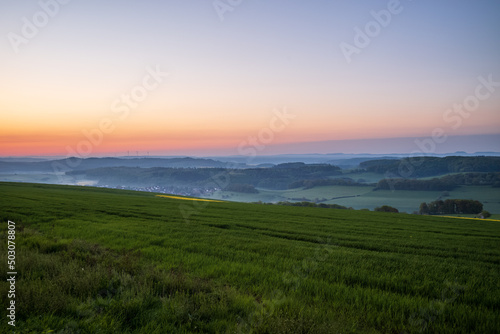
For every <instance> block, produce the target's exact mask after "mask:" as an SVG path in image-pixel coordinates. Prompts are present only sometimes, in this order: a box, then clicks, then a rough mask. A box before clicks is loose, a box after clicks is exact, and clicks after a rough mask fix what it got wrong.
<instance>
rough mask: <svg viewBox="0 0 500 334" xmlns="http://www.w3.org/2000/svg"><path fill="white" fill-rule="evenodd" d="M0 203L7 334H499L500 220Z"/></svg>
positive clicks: (247, 207)
mask: <svg viewBox="0 0 500 334" xmlns="http://www.w3.org/2000/svg"><path fill="white" fill-rule="evenodd" d="M0 205H1V208H2V211H1V215H0V218H1V222H2V224H1V236H2V241H1V243H0V245H1V246H0V249H1V251H0V252H1V254H4V255H3V256H4V259H5V258H6V255H5V254H7V250H8V247H7V237H8V236H9V235H12V233H10V234H9V232H8V231H9V229H8V228H7V222H8V221H12V222H15V249H16V253H15V254H16V264H15V270H16V271H17V277H16V284H15V289H16V296H15V303H16V304H15V305H16V318H15V321H16V327H15V330H16V331H17V332H22V333H42V332H48V331H50V330H52V331H55V332H65V333H95V332H100V333H118V332H119V333H421V332H424V333H495V332H496V331H497V330H498V328H500V318H499V316H498V314H499V313H500V294H499V293H500V292H499V291H500V289H499V285H498V284H499V283H498V282H499V281H500V222H498V221H486V220H482V221H479V220H465V219H453V218H443V217H429V216H416V215H408V214H389V213H379V212H365V211H355V210H335V209H322V208H306V207H284V206H278V205H269V204H246V203H234V202H201V201H196V200H189V201H187V200H185V199H183V198H165V197H159V196H157V194H154V193H145V192H135V191H124V190H114V189H102V188H92V187H75V186H56V185H42V184H18V183H0ZM6 262H7V261H2V263H3V264H2V266H3V267H2V270H1V272H0V278H1V280H0V281H1V283H0V295H1V296H2V304H3V305H4V310H5V309H6V307H7V303H8V300H7V298H6V297H5V296H7V295H8V291H9V288H10V286H9V282H7V278H8V277H7V274H6V273H7V272H8V271H9V270H8V269H7V263H6ZM5 313H6V311H4V314H5ZM4 316H5V315H4ZM1 326H2V332H9V331H11V329H12V328H13V327H11V326H9V325H7V323H6V322H5V321H4V322H3V323H2V325H1Z"/></svg>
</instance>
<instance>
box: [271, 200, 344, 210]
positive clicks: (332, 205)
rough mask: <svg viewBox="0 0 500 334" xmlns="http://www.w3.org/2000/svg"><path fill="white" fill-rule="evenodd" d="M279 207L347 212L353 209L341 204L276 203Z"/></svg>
mask: <svg viewBox="0 0 500 334" xmlns="http://www.w3.org/2000/svg"><path fill="white" fill-rule="evenodd" d="M276 204H277V205H287V206H305V207H311V208H325V209H342V210H347V209H352V208H348V207H346V206H343V205H339V204H325V203H319V204H317V203H313V202H307V201H302V202H288V201H284V202H278V203H276Z"/></svg>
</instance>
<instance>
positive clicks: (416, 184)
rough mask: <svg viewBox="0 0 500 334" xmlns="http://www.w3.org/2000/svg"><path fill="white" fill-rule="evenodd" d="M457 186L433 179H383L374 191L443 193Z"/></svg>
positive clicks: (446, 181) (449, 182) (448, 181)
mask: <svg viewBox="0 0 500 334" xmlns="http://www.w3.org/2000/svg"><path fill="white" fill-rule="evenodd" d="M457 186H458V185H457V184H454V183H453V182H451V181H450V180H443V179H442V178H441V179H438V178H434V179H432V180H414V179H383V180H380V181H379V182H378V183H377V186H376V188H375V190H379V189H381V190H424V191H436V190H437V191H445V190H453V189H454V188H456V187H457Z"/></svg>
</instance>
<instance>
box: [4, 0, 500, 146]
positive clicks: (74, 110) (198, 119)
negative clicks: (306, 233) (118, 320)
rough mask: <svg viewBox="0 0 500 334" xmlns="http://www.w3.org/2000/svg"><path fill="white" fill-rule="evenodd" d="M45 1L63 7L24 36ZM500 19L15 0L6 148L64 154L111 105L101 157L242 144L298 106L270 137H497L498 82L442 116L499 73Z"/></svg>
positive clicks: (438, 5)
mask: <svg viewBox="0 0 500 334" xmlns="http://www.w3.org/2000/svg"><path fill="white" fill-rule="evenodd" d="M61 2H62V1H61ZM214 3H218V4H219V8H221V7H220V4H221V3H222V4H225V5H224V6H226V7H224V8H230V9H231V10H227V11H225V12H224V13H223V14H221V12H220V11H219V12H218V11H217V9H216V8H215V7H214ZM230 3H232V4H233V5H231V4H230ZM44 4H45V5H44ZM54 4H57V7H58V8H56V9H55V7H54ZM47 6H48V7H47ZM51 6H52V7H51ZM44 8H51V10H53V11H54V13H52V14H54V15H53V16H51V17H49V15H47V17H48V20H47V22H42V23H44V24H43V25H42V26H41V27H38V32H37V33H36V34H34V36H30V37H29V38H26V36H23V28H24V25H25V24H26V23H25V22H26V21H25V20H28V21H29V22H30V23H31V24H34V23H35V20H36V15H39V17H38V19H40V18H41V19H43V15H44V14H43V12H44V11H45V12H47V10H44ZM389 8H397V11H398V13H397V14H394V13H392V14H391V18H390V22H389V23H388V24H387V25H386V26H382V25H380V24H379V27H378V29H379V31H377V32H376V33H375V34H374V36H372V37H370V36H369V40H370V42H369V45H367V46H366V47H361V48H358V49H359V53H357V54H352V55H351V57H350V58H351V59H350V61H348V59H346V57H345V55H344V53H343V52H342V49H341V47H340V46H341V45H342V43H347V44H349V45H353V46H356V43H355V37H356V30H355V29H356V28H359V29H360V30H361V31H363V32H365V33H366V31H365V28H366V26H367V24H368V25H370V22H371V23H372V26H373V23H375V19H374V16H373V12H376V13H381V11H383V12H385V13H387V10H389ZM40 12H42V14H40ZM389 13H390V11H389ZM40 15H41V16H40ZM221 16H222V17H223V20H221ZM375 24H377V23H375ZM24 29H25V28H24ZM498 31H500V2H499V1H464V0H461V1H451V0H448V1H439V2H436V1H422V0H421V1H416V0H413V1H409V0H405V1H399V2H398V1H373V0H372V1H315V2H307V1H284V0H282V1H264V0H260V1H250V0H242V1H239V2H238V1H232V2H230V1H227V0H226V1H222V0H221V1H219V2H215V1H214V2H212V1H201V0H198V1H180V0H179V1H106V2H104V3H103V2H102V1H94V0H91V1H81V0H80V1H79V0H72V1H69V2H68V3H67V4H61V3H59V2H57V1H56V0H45V1H43V0H42V1H23V2H18V1H13V0H3V1H2V2H0V34H1V35H2V36H3V37H4V38H2V39H1V40H0V72H1V73H2V80H1V81H0V89H1V91H2V92H3V94H2V95H1V96H0V110H2V112H1V114H0V121H1V124H2V125H1V128H0V130H1V131H0V136H2V142H3V145H2V146H0V155H12V154H15V153H16V152H21V153H22V154H63V155H64V154H66V153H67V151H68V148H67V147H68V146H72V147H76V146H77V145H78V144H79V143H80V142H81V141H82V140H87V139H85V137H84V136H83V135H82V133H83V132H85V131H87V132H89V131H92V130H93V129H98V124H99V122H100V121H101V120H102V119H104V118H108V117H109V118H111V119H112V120H113V122H114V129H113V131H112V132H111V133H106V134H105V136H104V139H103V140H102V142H99V143H97V144H96V143H94V145H93V147H92V150H91V152H90V153H89V154H90V155H99V154H106V153H110V154H111V153H116V152H122V151H124V150H126V148H132V149H133V150H140V151H145V150H147V151H152V152H155V153H157V154H162V153H164V154H171V153H179V154H182V153H185V154H198V155H204V154H207V155H208V154H213V153H227V154H235V153H237V151H238V147H239V146H240V144H241V143H242V142H244V141H246V140H247V138H248V137H249V136H254V135H258V134H259V133H261V131H262V129H265V128H266V127H268V125H269V122H270V121H271V120H272V117H273V110H275V109H276V108H285V107H286V108H287V110H289V112H290V113H293V115H294V116H295V118H294V119H293V121H292V122H290V124H286V128H285V129H284V130H283V131H280V132H279V133H274V134H273V138H272V140H266V143H265V145H266V146H268V147H271V146H275V147H288V146H286V144H291V143H295V142H315V141H318V142H324V141H328V140H353V139H370V138H398V137H425V136H431V134H432V131H433V130H435V129H436V128H441V129H444V131H445V132H446V134H447V135H450V136H452V135H453V136H461V135H482V134H498V133H499V131H498V130H499V126H500V116H499V115H500V113H499V111H500V108H499V106H500V87H499V88H495V90H494V91H493V92H491V94H490V96H488V98H487V99H484V100H481V101H480V104H479V105H478V106H477V108H475V109H474V110H473V112H470V113H469V114H470V115H469V116H468V117H462V118H463V119H462V120H461V124H460V126H459V127H458V128H452V127H451V125H452V124H451V123H450V122H446V121H445V120H444V117H443V115H444V114H445V112H446V110H447V109H448V108H450V107H452V106H453V105H454V104H457V103H458V104H460V103H463V101H464V99H466V98H467V97H468V96H470V95H471V94H472V95H473V94H474V92H475V89H476V87H477V86H478V85H479V84H480V82H481V81H479V79H478V78H479V77H483V78H488V76H490V77H491V78H492V80H493V81H494V82H499V81H500V61H499V59H500V39H499V38H498ZM13 36H16V37H13ZM19 37H21V38H24V41H26V43H24V42H23V43H19V42H18V44H16V43H15V42H13V40H16V41H19V39H16V38H19ZM16 51H17V52H16ZM155 67H159V68H161V69H162V70H163V71H164V72H168V73H169V76H168V78H167V79H165V80H164V81H163V82H162V83H161V85H159V87H158V88H155V90H154V91H151V92H150V93H149V94H148V96H147V98H146V99H145V100H144V101H141V102H140V103H139V106H138V107H137V108H135V109H134V110H133V112H131V113H130V115H129V116H127V118H126V119H120V120H117V119H116V118H113V117H114V116H116V115H113V112H112V110H110V109H111V107H110V106H111V105H112V103H113V101H115V100H116V99H117V98H120V96H122V94H124V93H127V92H129V91H130V90H131V89H133V87H135V86H136V85H139V84H140V83H141V82H142V80H143V78H144V76H145V75H146V73H147V68H155ZM455 116H457V115H455ZM485 138H486V137H485ZM261 144H262V143H261ZM477 146H478V147H477V150H481V147H480V146H481V144H478V145H477ZM307 147H311V146H310V145H309V144H308V146H307ZM312 147H314V145H313V146H312ZM321 147H322V146H318V147H317V148H318V150H323V148H321ZM391 149H393V148H392V147H390V145H388V147H386V148H381V151H383V150H387V151H391ZM459 149H460V148H459V147H457V150H459ZM360 150H362V147H361V148H360ZM265 152H266V151H265V150H262V152H261V153H263V154H264V153H265ZM283 153H286V152H283ZM297 153H307V152H297ZM382 153H383V152H382Z"/></svg>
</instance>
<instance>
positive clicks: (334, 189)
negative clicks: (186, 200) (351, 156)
mask: <svg viewBox="0 0 500 334" xmlns="http://www.w3.org/2000/svg"><path fill="white" fill-rule="evenodd" d="M373 189H374V187H370V186H363V187H350V186H325V187H314V188H311V189H302V188H297V189H289V190H264V189H259V193H258V194H244V193H236V192H227V191H218V192H216V193H214V195H213V196H211V197H210V198H214V199H226V200H229V201H235V202H258V201H262V202H271V203H272V202H279V201H293V200H307V201H310V202H314V201H315V200H317V199H320V200H322V199H326V201H323V203H327V204H340V205H344V206H346V207H353V208H354V209H357V210H359V209H364V208H366V209H370V210H373V209H374V208H375V207H377V206H382V205H390V206H393V207H395V208H397V209H398V210H399V211H401V212H408V213H412V212H414V211H418V209H419V207H420V203H422V202H432V201H435V200H437V199H438V198H439V197H441V196H442V195H443V192H442V191H410V190H396V191H391V190H377V191H373ZM448 193H449V196H446V197H442V199H443V200H445V199H448V198H459V199H474V200H478V201H480V202H481V203H483V204H484V209H485V210H488V211H490V212H491V213H496V214H498V213H500V188H493V187H491V186H461V187H458V188H457V189H455V190H453V191H449V192H448Z"/></svg>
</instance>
